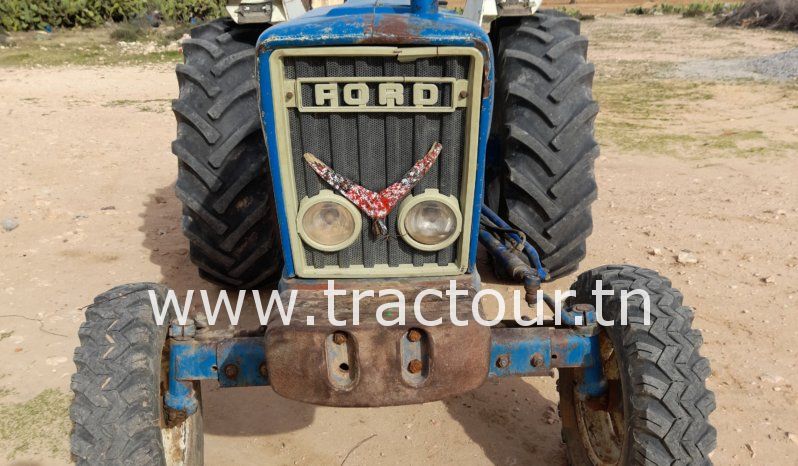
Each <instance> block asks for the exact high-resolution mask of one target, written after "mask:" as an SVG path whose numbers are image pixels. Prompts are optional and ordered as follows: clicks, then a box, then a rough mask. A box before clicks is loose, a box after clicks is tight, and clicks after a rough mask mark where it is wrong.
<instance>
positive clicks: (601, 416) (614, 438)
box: [574, 333, 626, 465]
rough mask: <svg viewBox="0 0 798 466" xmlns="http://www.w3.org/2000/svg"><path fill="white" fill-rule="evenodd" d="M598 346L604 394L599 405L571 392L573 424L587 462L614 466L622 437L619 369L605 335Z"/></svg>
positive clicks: (623, 432)
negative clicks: (586, 454) (583, 448)
mask: <svg viewBox="0 0 798 466" xmlns="http://www.w3.org/2000/svg"><path fill="white" fill-rule="evenodd" d="M599 343H600V344H599V347H600V350H601V366H602V369H603V370H604V376H605V378H606V379H607V386H608V390H607V395H605V398H604V399H602V400H601V401H599V402H597V401H592V402H588V401H587V400H582V399H581V398H580V396H579V394H578V393H576V392H574V399H575V400H576V424H577V427H578V429H579V436H580V437H581V440H582V444H583V445H584V446H585V448H586V450H587V453H588V456H589V457H590V461H591V462H592V463H593V464H596V465H617V464H620V462H621V457H622V452H623V444H624V440H625V438H626V430H625V427H624V426H625V422H624V413H623V403H622V400H623V397H622V396H621V390H622V387H621V380H620V370H619V366H618V357H617V353H616V352H615V349H614V348H613V346H612V343H611V342H610V339H609V338H608V337H607V336H606V334H605V333H601V334H600V335H599ZM574 391H576V386H574Z"/></svg>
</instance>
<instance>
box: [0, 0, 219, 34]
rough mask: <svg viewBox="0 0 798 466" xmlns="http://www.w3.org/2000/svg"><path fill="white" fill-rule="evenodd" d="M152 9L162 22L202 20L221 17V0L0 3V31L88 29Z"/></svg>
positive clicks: (6, 0) (34, 0) (22, 0)
mask: <svg viewBox="0 0 798 466" xmlns="http://www.w3.org/2000/svg"><path fill="white" fill-rule="evenodd" d="M155 10H158V11H160V12H161V15H162V17H163V19H165V20H166V21H174V22H187V21H191V20H192V19H198V20H204V19H210V18H216V17H219V16H221V15H222V14H223V13H224V0H0V28H1V29H5V30H7V31H25V30H31V29H44V28H46V27H48V26H49V27H53V28H56V27H75V26H81V27H91V26H98V25H100V24H103V23H104V22H106V21H115V22H117V21H124V20H128V19H130V18H135V17H137V16H143V15H145V14H147V13H150V12H153V11H155Z"/></svg>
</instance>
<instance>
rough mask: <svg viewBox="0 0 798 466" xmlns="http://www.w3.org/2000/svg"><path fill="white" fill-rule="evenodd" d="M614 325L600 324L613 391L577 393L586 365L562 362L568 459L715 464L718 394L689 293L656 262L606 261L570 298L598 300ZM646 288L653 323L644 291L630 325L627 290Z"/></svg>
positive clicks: (578, 465)
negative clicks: (651, 266) (590, 396)
mask: <svg viewBox="0 0 798 466" xmlns="http://www.w3.org/2000/svg"><path fill="white" fill-rule="evenodd" d="M599 280H600V281H601V289H603V290H612V291H613V292H614V293H613V295H612V296H604V297H603V298H602V315H603V316H604V319H606V320H614V321H615V325H613V326H609V327H601V333H600V334H599V342H600V348H601V356H602V358H601V361H602V368H603V372H604V376H605V377H606V379H607V384H608V395H607V396H606V398H604V399H602V400H592V401H591V400H583V399H581V397H580V396H579V394H578V393H577V390H576V389H577V386H578V383H579V381H580V380H581V378H582V370H580V369H560V371H559V372H560V379H559V380H558V381H557V389H558V390H559V392H560V417H561V418H562V436H563V441H564V442H565V445H566V452H567V454H568V462H569V464H572V465H574V466H583V465H621V466H626V465H633V464H641V465H642V464H647V465H673V464H710V463H711V461H710V458H709V454H710V453H711V452H712V450H714V449H715V446H716V442H717V440H716V436H717V434H716V432H715V428H714V427H712V425H710V423H709V414H710V413H711V412H712V411H713V410H714V409H715V396H714V394H713V393H712V392H711V391H709V390H708V389H707V387H706V378H707V377H708V376H709V374H710V369H709V362H708V361H707V359H706V358H704V357H702V356H701V355H700V354H699V352H698V350H699V348H700V347H701V343H702V342H703V340H702V338H701V332H699V331H698V330H696V329H693V328H692V322H693V311H692V310H691V309H690V308H688V307H686V306H683V305H682V294H681V293H680V292H679V291H678V290H676V289H674V288H673V287H671V283H670V281H669V280H668V279H667V278H664V277H662V276H660V275H659V274H657V273H656V272H654V271H653V270H648V269H643V268H638V267H634V266H629V265H610V266H604V267H600V268H597V269H594V270H591V271H588V272H585V273H583V274H581V275H580V276H579V278H578V279H577V281H576V283H575V284H574V285H573V286H572V287H571V289H573V290H574V291H575V292H576V297H575V298H569V303H568V304H569V305H574V304H594V303H595V300H596V297H595V296H593V294H592V293H593V290H596V289H598V288H599V287H598V281H599ZM635 290H641V291H644V292H646V293H647V294H648V296H649V298H650V305H651V306H650V307H651V313H650V319H651V321H650V325H646V324H645V321H644V317H645V314H644V306H643V302H644V298H643V297H641V296H639V295H638V296H632V297H629V299H628V308H627V316H628V325H623V324H622V323H621V317H620V313H621V300H622V292H623V291H626V292H632V291H635Z"/></svg>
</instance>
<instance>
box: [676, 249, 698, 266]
mask: <svg viewBox="0 0 798 466" xmlns="http://www.w3.org/2000/svg"><path fill="white" fill-rule="evenodd" d="M676 262H678V263H680V264H697V263H698V257H696V256H695V254H693V253H692V252H690V251H684V250H682V251H679V254H678V255H677V256H676Z"/></svg>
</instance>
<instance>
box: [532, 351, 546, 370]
mask: <svg viewBox="0 0 798 466" xmlns="http://www.w3.org/2000/svg"><path fill="white" fill-rule="evenodd" d="M544 363H545V361H544V360H543V356H541V355H540V353H535V354H533V355H532V359H530V360H529V364H532V367H542V366H543V364H544Z"/></svg>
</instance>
